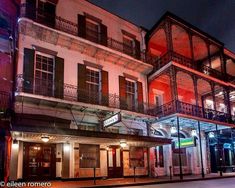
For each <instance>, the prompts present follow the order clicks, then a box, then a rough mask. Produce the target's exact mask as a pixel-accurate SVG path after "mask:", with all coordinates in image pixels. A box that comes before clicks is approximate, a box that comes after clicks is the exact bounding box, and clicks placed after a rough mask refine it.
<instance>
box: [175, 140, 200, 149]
mask: <svg viewBox="0 0 235 188" xmlns="http://www.w3.org/2000/svg"><path fill="white" fill-rule="evenodd" d="M195 146H196V137H191V138H181V139H180V148H189V147H195ZM175 148H179V142H178V141H175Z"/></svg>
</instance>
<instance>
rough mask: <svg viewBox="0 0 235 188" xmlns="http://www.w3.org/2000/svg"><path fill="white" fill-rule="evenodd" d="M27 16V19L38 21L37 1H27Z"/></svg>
mask: <svg viewBox="0 0 235 188" xmlns="http://www.w3.org/2000/svg"><path fill="white" fill-rule="evenodd" d="M25 8H26V9H25V15H26V17H27V18H29V19H32V20H35V19H36V0H26V7H25Z"/></svg>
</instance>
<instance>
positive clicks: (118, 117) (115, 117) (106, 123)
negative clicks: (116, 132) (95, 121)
mask: <svg viewBox="0 0 235 188" xmlns="http://www.w3.org/2000/svg"><path fill="white" fill-rule="evenodd" d="M120 121H121V114H120V112H119V113H117V114H114V115H113V116H111V117H109V118H107V119H106V120H104V121H103V127H104V128H107V127H110V126H112V125H113V124H115V123H119V122H120Z"/></svg>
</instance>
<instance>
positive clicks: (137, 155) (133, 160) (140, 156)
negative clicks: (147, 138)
mask: <svg viewBox="0 0 235 188" xmlns="http://www.w3.org/2000/svg"><path fill="white" fill-rule="evenodd" d="M130 167H132V168H133V167H144V148H143V147H130Z"/></svg>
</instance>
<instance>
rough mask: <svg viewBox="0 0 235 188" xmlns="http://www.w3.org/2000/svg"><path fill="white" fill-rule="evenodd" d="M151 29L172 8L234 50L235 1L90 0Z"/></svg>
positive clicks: (171, 10)
mask: <svg viewBox="0 0 235 188" xmlns="http://www.w3.org/2000/svg"><path fill="white" fill-rule="evenodd" d="M89 1H90V2H92V3H94V4H96V5H98V6H100V7H102V8H104V9H106V10H108V11H110V12H112V13H115V14H117V15H119V16H121V17H123V18H125V19H127V20H130V21H131V22H133V23H135V24H137V25H140V26H144V27H145V28H147V29H150V28H151V27H152V26H153V25H154V24H155V23H156V22H157V20H158V19H159V18H160V17H161V16H162V15H163V14H164V13H165V12H166V11H170V12H172V13H174V14H176V15H177V16H179V17H181V18H183V19H184V20H186V21H187V22H189V23H191V24H193V25H195V26H196V27H198V28H199V29H201V30H202V31H205V32H207V33H208V34H210V35H211V36H213V37H215V38H217V39H218V40H220V41H221V42H223V43H224V44H225V47H227V48H228V49H230V50H232V51H233V52H235V0H89Z"/></svg>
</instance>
